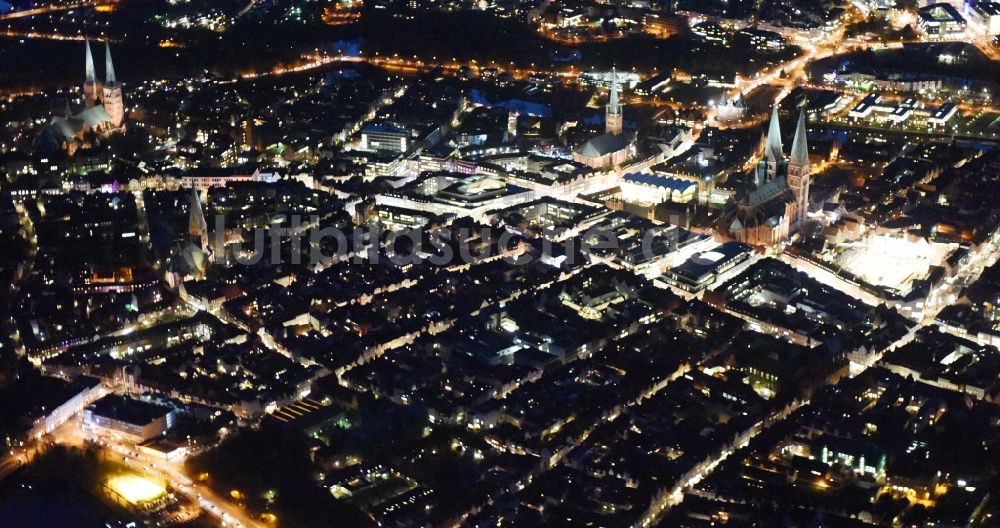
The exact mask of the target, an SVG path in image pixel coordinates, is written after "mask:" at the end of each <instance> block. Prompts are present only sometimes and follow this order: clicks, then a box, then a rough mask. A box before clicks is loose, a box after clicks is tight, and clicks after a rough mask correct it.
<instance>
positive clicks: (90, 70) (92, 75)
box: [87, 38, 97, 83]
mask: <svg viewBox="0 0 1000 528" xmlns="http://www.w3.org/2000/svg"><path fill="white" fill-rule="evenodd" d="M87 82H88V83H96V82H97V70H96V69H95V68H94V53H93V52H91V51H90V39H89V38H88V39H87Z"/></svg>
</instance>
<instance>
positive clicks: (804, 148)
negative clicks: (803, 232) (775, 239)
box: [788, 109, 810, 223]
mask: <svg viewBox="0 0 1000 528" xmlns="http://www.w3.org/2000/svg"><path fill="white" fill-rule="evenodd" d="M809 169H810V167H809V145H808V144H807V140H806V111H805V109H803V110H802V112H801V113H799V123H798V125H797V126H796V127H795V139H793V140H792V154H791V157H790V158H789V159H788V187H789V188H790V189H791V190H792V193H793V194H794V195H795V203H796V208H795V218H794V219H793V220H794V221H795V223H801V222H802V221H803V220H805V218H806V213H807V212H808V209H809V183H810V176H809Z"/></svg>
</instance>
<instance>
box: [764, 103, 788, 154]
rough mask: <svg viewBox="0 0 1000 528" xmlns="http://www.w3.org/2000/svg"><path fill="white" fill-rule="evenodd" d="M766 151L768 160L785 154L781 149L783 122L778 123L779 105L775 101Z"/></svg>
mask: <svg viewBox="0 0 1000 528" xmlns="http://www.w3.org/2000/svg"><path fill="white" fill-rule="evenodd" d="M764 153H765V154H766V155H767V159H768V161H778V160H780V159H781V158H782V157H783V156H784V154H783V153H782V150H781V124H780V123H778V105H777V103H775V105H774V109H773V110H772V111H771V124H770V125H769V126H768V127H767V143H766V144H765V146H764Z"/></svg>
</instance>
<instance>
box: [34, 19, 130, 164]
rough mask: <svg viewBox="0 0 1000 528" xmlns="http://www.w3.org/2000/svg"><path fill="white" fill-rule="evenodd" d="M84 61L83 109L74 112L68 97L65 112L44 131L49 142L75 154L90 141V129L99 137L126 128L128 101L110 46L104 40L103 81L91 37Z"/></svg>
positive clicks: (87, 42)
mask: <svg viewBox="0 0 1000 528" xmlns="http://www.w3.org/2000/svg"><path fill="white" fill-rule="evenodd" d="M85 61H86V62H85V64H86V79H85V80H84V82H83V94H82V95H83V106H84V109H83V110H82V111H80V112H77V113H73V111H72V110H71V109H70V106H69V102H68V101H67V102H66V112H65V114H64V115H62V116H56V117H54V118H52V120H51V121H50V122H49V126H48V128H47V129H46V131H45V133H44V135H45V138H46V139H47V140H48V141H49V143H53V144H55V145H56V146H58V147H59V148H61V149H63V150H65V151H66V152H67V153H68V154H69V155H73V153H74V152H75V151H76V149H77V148H79V147H80V146H81V145H82V144H83V143H85V142H86V141H87V136H88V134H89V133H91V132H92V133H94V134H96V135H97V136H98V137H107V136H109V135H112V134H115V133H118V132H121V131H122V130H124V128H125V101H124V98H123V95H122V85H121V83H120V82H118V79H117V78H116V76H115V65H114V63H113V62H112V60H111V46H110V45H109V44H108V43H107V42H105V43H104V82H100V81H98V80H97V69H96V68H95V67H94V54H93V52H92V51H91V48H90V39H87V41H86V57H85Z"/></svg>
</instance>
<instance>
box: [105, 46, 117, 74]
mask: <svg viewBox="0 0 1000 528" xmlns="http://www.w3.org/2000/svg"><path fill="white" fill-rule="evenodd" d="M104 75H105V83H106V84H109V85H111V84H114V83H115V81H116V80H115V65H114V63H113V62H111V45H110V44H108V41H106V40H105V41H104Z"/></svg>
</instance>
